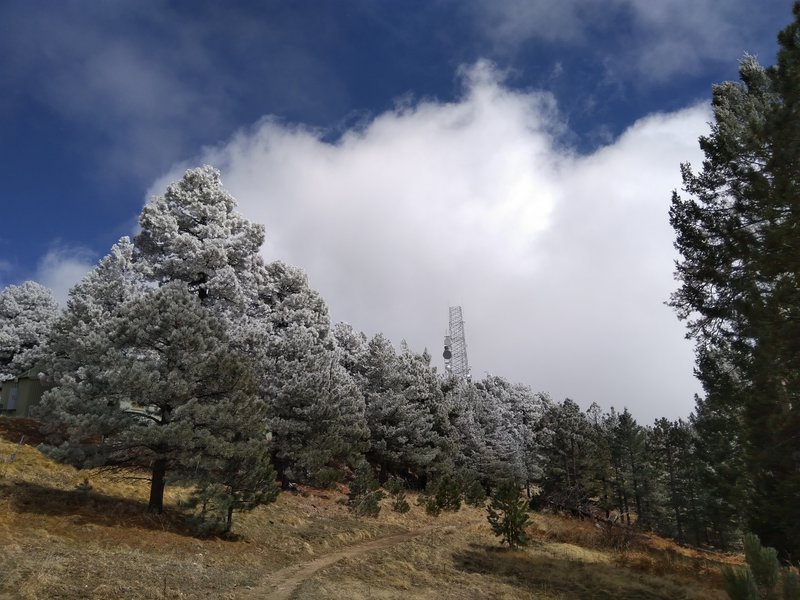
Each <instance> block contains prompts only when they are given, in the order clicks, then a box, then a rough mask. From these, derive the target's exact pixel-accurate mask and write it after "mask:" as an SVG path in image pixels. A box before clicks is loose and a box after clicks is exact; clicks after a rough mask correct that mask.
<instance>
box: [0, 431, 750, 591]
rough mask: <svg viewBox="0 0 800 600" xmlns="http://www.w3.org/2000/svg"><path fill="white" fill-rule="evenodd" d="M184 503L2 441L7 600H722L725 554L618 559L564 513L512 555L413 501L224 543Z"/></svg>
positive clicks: (281, 514)
mask: <svg viewBox="0 0 800 600" xmlns="http://www.w3.org/2000/svg"><path fill="white" fill-rule="evenodd" d="M87 482H88V485H87ZM89 487H91V489H87V488H89ZM181 492H182V491H181V490H180V489H176V488H171V489H169V488H168V494H167V501H168V505H169V508H168V510H167V512H166V514H165V515H163V516H154V515H148V514H147V513H146V512H145V508H146V499H147V481H145V480H142V479H131V478H128V479H122V478H119V477H116V478H114V477H111V476H108V475H104V474H101V473H98V472H95V471H91V472H79V471H77V470H75V469H73V468H71V467H67V466H63V465H57V464H54V463H53V462H51V461H50V460H48V459H47V458H46V457H44V456H43V455H41V454H40V453H39V452H38V450H36V449H35V448H33V447H31V446H27V445H18V444H15V443H12V442H9V441H5V440H0V598H3V599H6V598H8V599H10V598H22V599H45V598H46V599H51V598H60V599H65V600H66V599H69V600H72V599H77V598H86V599H101V598H102V599H107V598H129V599H134V600H136V599H145V598H174V599H183V598H224V599H244V598H273V597H284V598H289V597H291V598H309V599H322V598H331V599H333V598H343V597H347V598H404V599H408V598H437V599H441V598H475V599H478V598H480V599H483V598H498V599H499V598H508V599H511V598H548V599H556V598H581V599H583V598H608V599H611V598H630V599H634V598H653V599H656V598H664V599H667V598H670V599H674V598H686V599H692V598H698V599H700V598H704V599H706V598H712V599H713V598H720V599H723V598H725V596H724V594H723V593H722V592H721V591H720V586H721V581H720V578H719V574H718V563H719V561H721V560H723V558H722V557H717V556H714V555H710V554H703V553H699V552H696V551H693V550H688V549H683V548H680V547H677V546H675V545H673V544H671V543H670V542H667V541H665V540H661V539H659V538H655V537H650V536H641V537H640V538H639V539H636V540H633V546H632V547H631V548H628V549H625V550H612V549H610V548H609V545H614V540H608V539H607V538H608V535H607V534H606V533H604V532H603V531H601V530H599V529H597V528H596V527H594V526H593V525H592V524H590V523H581V522H576V521H571V520H569V519H564V518H560V517H556V516H548V515H534V516H533V524H532V526H531V527H530V530H529V532H530V534H531V539H532V543H531V545H530V546H529V547H527V548H525V549H522V550H519V551H515V552H511V551H508V550H504V549H501V548H500V546H499V545H498V543H497V540H496V538H494V536H492V534H491V532H490V530H489V527H488V524H487V523H486V519H485V513H484V511H482V510H479V509H474V508H469V509H468V508H463V509H462V510H461V511H460V512H459V513H456V514H453V513H449V514H448V513H445V514H443V515H442V516H440V517H438V518H433V517H430V516H428V515H426V514H425V513H424V512H423V511H422V509H421V508H420V507H418V506H416V505H415V503H414V502H413V499H412V506H413V508H412V510H411V512H409V513H408V514H406V515H399V514H397V513H393V512H392V511H391V510H389V507H388V506H384V509H383V510H382V512H381V515H380V516H379V517H378V518H377V519H356V518H354V517H352V516H351V515H350V514H349V513H348V512H347V510H346V508H345V507H344V505H343V498H344V496H343V494H342V493H341V491H333V490H307V491H305V492H304V494H303V495H300V494H297V495H293V494H288V493H287V494H282V495H281V496H280V498H279V499H278V501H277V502H276V503H274V504H272V505H269V506H266V507H262V508H260V509H258V510H256V511H254V512H253V513H251V514H247V515H237V517H236V519H237V520H236V522H235V526H234V530H235V532H236V533H237V534H238V535H239V539H238V540H237V541H225V540H220V539H200V538H197V537H193V536H192V535H191V533H190V530H189V528H188V527H187V525H186V523H185V521H184V518H183V516H182V515H181V513H180V510H179V508H178V505H179V502H180V498H181ZM373 540H374V541H373ZM380 540H384V541H380ZM724 560H725V561H734V562H735V561H736V558H730V557H728V558H724ZM282 569H284V570H283V571H281V570H282ZM279 584H280V585H279ZM279 588H280V589H279ZM279 594H280V595H279Z"/></svg>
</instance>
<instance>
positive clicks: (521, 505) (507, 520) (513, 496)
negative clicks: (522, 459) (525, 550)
mask: <svg viewBox="0 0 800 600" xmlns="http://www.w3.org/2000/svg"><path fill="white" fill-rule="evenodd" d="M486 512H487V519H488V520H489V525H491V527H492V531H493V532H494V534H495V535H496V536H498V537H500V538H501V542H502V543H505V544H508V547H509V548H512V549H513V548H518V547H519V546H524V545H525V544H526V543H527V542H528V536H527V534H526V533H525V526H526V525H527V523H528V513H527V502H525V500H523V499H522V498H520V497H519V487H518V486H517V484H516V483H514V482H513V481H503V482H502V483H501V484H500V485H498V486H497V489H496V490H495V492H494V494H492V500H491V502H490V504H489V506H488V507H486Z"/></svg>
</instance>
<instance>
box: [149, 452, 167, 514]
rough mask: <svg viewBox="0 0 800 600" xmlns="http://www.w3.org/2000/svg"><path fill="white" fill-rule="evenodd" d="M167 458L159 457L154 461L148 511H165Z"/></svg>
mask: <svg viewBox="0 0 800 600" xmlns="http://www.w3.org/2000/svg"><path fill="white" fill-rule="evenodd" d="M166 474H167V459H165V458H158V459H156V460H154V461H153V476H152V479H151V480H150V503H149V504H148V505H147V510H148V512H152V513H159V514H160V513H162V512H164V486H165V485H166V478H165V476H166Z"/></svg>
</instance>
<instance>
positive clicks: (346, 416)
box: [261, 263, 368, 481]
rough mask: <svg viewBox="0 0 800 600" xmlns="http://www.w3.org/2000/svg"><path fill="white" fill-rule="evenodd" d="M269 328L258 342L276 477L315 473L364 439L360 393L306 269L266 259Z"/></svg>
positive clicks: (342, 459) (356, 449) (349, 458)
mask: <svg viewBox="0 0 800 600" xmlns="http://www.w3.org/2000/svg"><path fill="white" fill-rule="evenodd" d="M267 273H268V276H269V278H270V280H271V281H272V287H273V292H272V295H271V296H270V297H268V298H266V301H267V302H268V303H269V305H270V307H271V309H270V312H269V324H270V331H271V334H270V336H269V337H268V339H267V341H266V343H265V345H264V347H263V348H262V349H261V352H262V353H261V361H262V363H261V366H262V374H263V377H264V382H265V397H266V400H267V407H268V418H269V424H270V429H271V430H272V432H273V436H274V437H273V455H274V460H275V463H276V465H277V466H278V467H279V471H280V475H281V476H282V477H284V478H285V477H291V478H295V479H300V480H303V481H315V478H316V477H317V476H318V475H319V474H320V472H321V471H322V470H323V469H324V468H325V467H326V466H333V465H335V464H337V463H340V464H345V463H350V464H355V462H356V461H357V460H358V459H359V458H360V456H361V455H362V453H363V452H364V450H366V447H367V439H368V430H367V423H366V419H365V405H364V397H363V395H362V394H361V391H360V390H359V389H358V386H357V385H356V383H355V381H354V380H353V379H352V377H351V376H350V375H349V374H348V372H347V371H346V370H345V369H344V367H342V365H341V357H340V355H339V351H338V350H337V348H336V344H335V341H334V339H333V336H332V335H331V332H330V321H329V317H328V309H327V306H326V305H325V302H324V301H323V300H322V298H321V297H320V295H319V294H318V293H317V292H315V291H314V290H312V289H311V288H310V287H309V286H308V281H307V279H306V276H305V274H304V273H303V272H302V271H300V270H299V269H295V268H292V267H288V266H286V265H284V264H282V263H273V264H271V265H269V266H268V269H267Z"/></svg>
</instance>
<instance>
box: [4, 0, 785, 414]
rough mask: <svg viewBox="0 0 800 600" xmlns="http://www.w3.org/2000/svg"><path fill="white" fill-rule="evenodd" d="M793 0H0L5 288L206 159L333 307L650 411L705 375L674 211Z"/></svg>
mask: <svg viewBox="0 0 800 600" xmlns="http://www.w3.org/2000/svg"><path fill="white" fill-rule="evenodd" d="M791 4H792V2H791V0H761V1H760V2H752V1H750V0H669V1H666V2H653V1H652V0H406V1H404V2H390V1H388V0H338V1H334V0H297V1H294V2H281V1H277V0H275V1H273V0H262V1H252V2H249V1H238V2H237V1H230V2H225V3H222V2H214V1H211V0H193V1H188V0H187V1H172V2H167V1H163V2H162V1H158V0H114V1H111V2H90V1H88V0H62V1H60V2H58V3H53V2H44V1H39V0H6V1H5V2H3V3H0V54H1V55H2V56H3V60H2V61H0V90H2V92H0V177H2V181H3V186H2V188H0V225H2V227H0V286H5V285H9V284H15V283H19V282H21V281H24V280H26V279H34V280H37V281H39V282H40V283H42V284H44V285H47V286H49V287H51V288H52V289H53V290H54V293H55V295H56V297H57V298H58V299H59V301H61V302H62V303H63V302H64V299H65V298H66V295H67V292H68V290H69V288H70V287H71V286H72V285H74V284H75V283H76V282H77V281H79V280H80V278H81V277H82V276H83V275H84V274H85V273H86V272H87V271H88V269H90V268H91V267H92V266H93V264H94V263H95V262H96V261H97V260H98V259H99V258H100V257H102V256H103V255H105V254H106V253H107V252H108V251H109V249H110V248H111V245H112V244H113V243H114V242H115V241H117V239H119V237H121V236H123V235H132V234H134V233H135V232H136V227H137V218H138V214H139V212H140V210H141V208H142V206H143V205H144V203H145V202H146V201H147V199H148V198H149V197H151V196H152V195H154V194H160V193H162V192H163V190H164V189H165V187H166V185H167V184H168V183H169V182H171V181H175V180H176V179H178V178H180V176H181V174H182V173H183V172H184V170H185V169H187V168H191V167H193V166H197V165H201V164H213V165H215V166H216V167H218V168H219V169H221V171H222V178H223V183H224V185H225V187H226V188H227V189H228V190H229V191H230V192H231V193H232V194H233V195H234V196H235V197H236V199H237V200H238V203H239V210H240V211H241V212H242V213H243V214H244V215H245V216H246V217H248V218H249V219H251V220H253V221H257V222H260V223H263V224H264V225H265V226H266V230H267V240H266V243H265V245H264V247H263V249H262V254H263V255H264V257H265V259H267V260H283V261H285V262H288V263H291V264H294V265H297V266H299V267H301V268H303V269H304V270H305V271H306V272H307V274H308V277H309V281H310V284H311V285H312V287H314V288H316V289H317V290H319V291H320V292H321V294H322V295H323V297H324V298H325V299H326V301H327V303H328V306H329V309H330V312H331V317H332V319H333V320H334V321H340V320H344V321H347V322H349V323H351V324H352V325H353V326H354V327H356V328H357V329H360V330H363V331H365V332H366V333H367V334H368V335H372V334H374V333H377V332H383V333H385V334H386V335H388V336H389V337H390V338H391V339H392V340H393V341H394V342H395V343H397V344H399V343H400V342H401V341H402V340H406V341H407V342H408V344H409V345H410V346H411V347H412V348H413V349H415V350H417V351H422V349H424V348H427V349H428V350H429V351H430V352H431V354H432V355H433V356H434V365H436V366H438V367H439V368H440V370H441V368H442V363H443V361H442V358H441V351H442V340H443V336H444V335H445V333H446V331H447V318H448V306H452V305H460V306H462V309H463V314H464V321H465V332H466V341H467V348H468V356H469V361H470V366H471V368H472V372H473V375H474V377H475V378H480V377H483V376H484V375H485V374H487V373H490V374H493V375H502V376H504V377H506V378H508V379H510V380H512V381H515V382H521V383H524V384H527V385H530V386H531V388H533V389H534V390H535V391H542V392H546V393H548V394H550V396H551V397H552V398H553V399H554V400H558V401H560V400H563V399H564V398H566V397H569V398H572V399H574V400H576V401H577V402H578V403H579V404H581V405H582V406H583V407H588V406H589V405H590V404H591V403H592V402H597V403H598V404H599V405H600V406H601V407H603V408H604V409H608V408H610V407H611V406H614V407H616V408H617V409H622V408H623V407H628V408H629V409H630V410H631V412H632V413H633V414H634V416H635V417H636V418H637V419H639V420H640V421H642V422H651V421H652V420H653V419H655V418H657V417H661V416H666V417H668V418H671V419H675V418H679V417H683V418H685V417H687V416H688V415H689V413H690V412H691V410H692V408H693V405H694V400H693V396H694V394H696V393H699V392H700V391H701V390H700V386H699V384H698V383H697V381H696V380H695V379H694V377H693V374H692V370H693V353H692V345H691V342H690V341H688V340H686V339H684V333H685V327H684V325H683V324H682V323H680V322H679V321H678V320H677V318H676V317H675V315H674V314H673V313H672V311H671V309H670V308H669V307H667V306H665V304H664V303H665V301H667V300H668V298H669V295H670V293H671V292H672V291H673V290H674V289H675V288H676V286H677V284H676V282H675V281H674V279H673V270H674V260H675V259H676V258H677V254H676V252H675V251H674V249H673V247H672V241H673V238H674V236H673V232H672V230H671V229H670V226H669V223H668V216H667V214H668V209H669V202H670V197H671V194H672V192H673V190H676V189H679V188H680V172H679V165H680V163H681V162H687V161H688V162H691V163H692V164H693V165H699V164H700V163H701V161H702V155H701V153H700V151H699V148H698V144H697V138H698V137H699V136H700V135H703V134H704V133H706V132H707V131H708V122H709V121H710V119H711V115H710V110H709V104H708V103H709V98H710V93H711V86H712V85H713V84H714V83H718V82H721V81H726V80H732V79H736V77H737V71H736V69H737V63H738V60H739V59H740V58H741V56H742V55H743V53H745V52H749V53H751V54H754V55H756V56H757V57H758V58H759V60H760V61H761V62H762V64H766V65H769V64H772V63H773V62H774V57H775V52H776V42H775V36H776V34H777V32H778V31H779V30H780V29H781V28H782V27H784V26H785V25H787V24H788V23H789V22H790V20H791Z"/></svg>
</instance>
